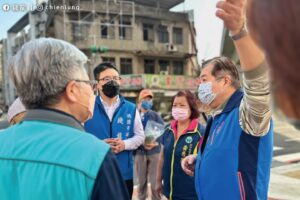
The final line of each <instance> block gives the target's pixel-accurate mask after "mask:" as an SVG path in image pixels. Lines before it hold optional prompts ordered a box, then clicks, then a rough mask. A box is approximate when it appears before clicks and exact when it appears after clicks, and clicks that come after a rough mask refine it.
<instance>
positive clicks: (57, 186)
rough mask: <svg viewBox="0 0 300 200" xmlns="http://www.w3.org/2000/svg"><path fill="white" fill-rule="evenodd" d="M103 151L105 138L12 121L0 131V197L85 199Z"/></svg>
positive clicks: (14, 199) (58, 126)
mask: <svg viewBox="0 0 300 200" xmlns="http://www.w3.org/2000/svg"><path fill="white" fill-rule="evenodd" d="M108 151H109V146H108V145H107V144H105V143H104V142H102V141H100V140H99V139H96V138H95V137H94V136H92V135H90V134H87V133H85V132H83V131H80V130H78V129H75V128H72V127H69V126H65V125H61V124H56V123H51V122H43V121H24V122H22V123H20V124H18V125H15V126H12V127H10V128H8V129H6V130H5V131H3V132H1V133H0V199H1V200H19V199H24V200H27V199H28V200H41V199H42V200H47V199H51V200H60V199H67V200H69V199H70V200H77V199H78V200H79V199H80V200H82V199H90V197H91V194H92V190H93V186H94V182H95V180H96V177H97V174H98V171H99V169H100V167H101V164H102V162H103V160H104V158H105V156H106V154H107V152H108Z"/></svg>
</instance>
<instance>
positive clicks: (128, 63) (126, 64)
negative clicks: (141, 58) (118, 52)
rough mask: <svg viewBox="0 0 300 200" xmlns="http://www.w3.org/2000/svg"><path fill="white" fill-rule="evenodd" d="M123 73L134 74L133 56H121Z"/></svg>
mask: <svg viewBox="0 0 300 200" xmlns="http://www.w3.org/2000/svg"><path fill="white" fill-rule="evenodd" d="M120 65H121V74H132V59H131V58H121V60H120Z"/></svg>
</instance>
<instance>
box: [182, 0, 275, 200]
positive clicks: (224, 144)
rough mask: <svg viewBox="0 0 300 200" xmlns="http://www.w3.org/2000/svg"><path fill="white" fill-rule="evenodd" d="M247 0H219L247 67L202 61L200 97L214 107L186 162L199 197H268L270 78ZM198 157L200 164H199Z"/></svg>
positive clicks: (257, 199) (234, 199)
mask: <svg viewBox="0 0 300 200" xmlns="http://www.w3.org/2000/svg"><path fill="white" fill-rule="evenodd" d="M245 4H246V1H245V0H230V1H220V2H219V3H218V4H217V8H218V9H219V10H218V11H217V16H218V17H220V18H221V19H223V21H224V23H225V25H226V26H227V28H228V29H229V31H230V36H231V38H232V40H233V42H234V44H235V46H236V49H237V52H238V54H239V57H240V61H241V69H242V72H243V90H241V89H240V82H239V72H238V70H237V67H236V66H235V65H234V64H233V62H232V61H231V60H230V59H229V58H226V57H217V58H213V59H211V60H209V61H207V62H205V63H204V64H203V69H202V72H201V75H200V85H199V90H198V92H199V99H200V101H201V102H202V103H204V104H206V105H209V107H210V108H211V109H212V110H213V111H212V117H211V118H210V119H209V120H208V123H207V127H206V132H205V135H204V140H203V143H202V145H201V147H200V151H199V153H198V156H197V157H196V156H194V155H192V156H189V157H187V158H185V159H184V160H183V161H182V167H183V169H184V170H185V172H186V173H187V174H189V175H194V169H195V184H196V190H197V195H198V198H199V199H209V200H219V199H230V200H238V199H243V200H244V199H251V200H260V199H267V198H268V196H267V195H268V184H269V179H270V168H271V162H272V149H273V125H272V121H271V108H270V104H271V103H270V99H271V96H270V78H269V74H268V70H267V67H266V64H265V62H264V55H263V53H262V51H261V50H260V49H259V48H258V46H257V45H256V44H255V43H254V41H253V40H252V38H251V37H250V36H249V35H248V33H247V30H246V29H245V27H244V26H245V20H244V19H245V16H244V9H245ZM195 160H196V165H195Z"/></svg>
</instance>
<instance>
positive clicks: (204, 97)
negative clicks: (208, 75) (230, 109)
mask: <svg viewBox="0 0 300 200" xmlns="http://www.w3.org/2000/svg"><path fill="white" fill-rule="evenodd" d="M216 96H217V94H216V93H214V92H213V91H212V82H207V83H201V84H200V85H199V88H198V97H199V99H200V101H201V102H202V103H203V104H205V105H209V104H211V103H212V102H213V100H214V99H215V98H216Z"/></svg>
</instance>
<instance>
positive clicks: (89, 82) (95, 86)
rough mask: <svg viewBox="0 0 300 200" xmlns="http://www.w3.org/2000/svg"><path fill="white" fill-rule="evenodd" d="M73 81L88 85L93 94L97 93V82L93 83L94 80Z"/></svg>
mask: <svg viewBox="0 0 300 200" xmlns="http://www.w3.org/2000/svg"><path fill="white" fill-rule="evenodd" d="M74 81H76V82H82V83H86V84H89V85H90V86H91V87H92V89H93V91H94V92H95V91H97V85H98V82H97V81H94V80H92V81H85V80H74Z"/></svg>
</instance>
